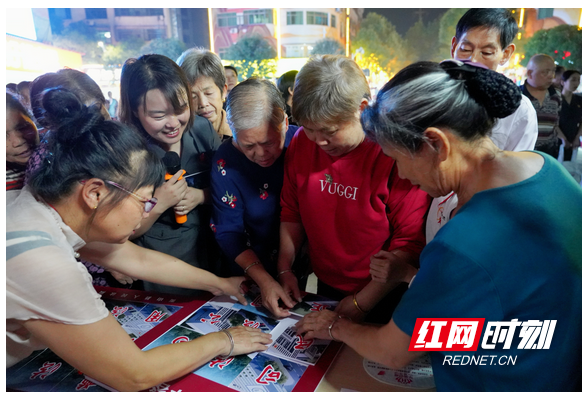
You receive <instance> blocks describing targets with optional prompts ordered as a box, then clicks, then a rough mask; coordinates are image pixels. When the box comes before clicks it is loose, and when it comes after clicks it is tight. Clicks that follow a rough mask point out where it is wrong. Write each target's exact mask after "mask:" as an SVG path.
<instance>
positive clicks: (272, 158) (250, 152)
mask: <svg viewBox="0 0 588 400" xmlns="http://www.w3.org/2000/svg"><path fill="white" fill-rule="evenodd" d="M287 121H288V120H287V119H286V118H285V119H284V122H283V123H282V125H281V126H280V128H279V129H275V128H273V127H271V126H270V124H269V123H267V122H266V123H265V124H263V125H261V126H258V127H255V128H250V129H244V130H242V131H239V132H238V133H237V141H236V143H235V142H233V143H235V146H236V147H237V148H238V149H239V150H241V152H242V153H243V154H245V156H246V157H247V158H248V159H249V161H252V162H254V163H256V164H257V165H259V166H260V167H269V166H271V165H273V164H274V163H275V162H276V160H277V159H278V158H279V157H280V155H281V154H282V150H283V149H284V141H285V131H286V129H287V123H288V122H287Z"/></svg>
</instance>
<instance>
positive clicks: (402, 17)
mask: <svg viewBox="0 0 588 400" xmlns="http://www.w3.org/2000/svg"><path fill="white" fill-rule="evenodd" d="M447 10H449V9H448V8H365V9H364V11H363V16H364V17H365V16H366V15H368V13H370V12H375V13H377V14H380V15H383V16H384V17H386V18H388V20H389V21H390V22H391V23H392V25H394V26H395V27H396V32H398V33H399V34H400V35H404V34H405V33H406V31H408V30H409V29H410V27H411V26H413V25H414V23H415V22H417V21H418V19H419V14H418V12H419V11H422V16H423V22H424V23H429V22H431V21H433V20H434V19H435V18H437V17H439V16H441V15H443V13H445V11H447Z"/></svg>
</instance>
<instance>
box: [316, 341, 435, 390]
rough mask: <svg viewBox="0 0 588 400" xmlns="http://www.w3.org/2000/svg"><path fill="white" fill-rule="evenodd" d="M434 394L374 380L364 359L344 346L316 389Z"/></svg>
mask: <svg viewBox="0 0 588 400" xmlns="http://www.w3.org/2000/svg"><path fill="white" fill-rule="evenodd" d="M342 390H343V391H348V390H351V391H358V392H434V391H435V389H434V388H433V389H425V390H422V389H411V388H405V387H401V386H393V385H388V384H386V383H383V382H380V381H378V380H376V379H374V378H372V377H371V376H370V375H368V373H367V372H366V371H365V369H364V367H363V357H362V356H360V355H359V354H357V352H355V350H353V349H352V348H351V347H349V346H347V345H343V346H342V348H341V350H340V351H339V353H338V354H337V356H336V357H335V359H334V360H333V363H332V364H331V367H330V368H329V369H328V370H327V373H326V374H325V376H324V377H323V379H322V381H321V382H320V383H319V385H318V387H317V388H316V391H317V392H340V391H342Z"/></svg>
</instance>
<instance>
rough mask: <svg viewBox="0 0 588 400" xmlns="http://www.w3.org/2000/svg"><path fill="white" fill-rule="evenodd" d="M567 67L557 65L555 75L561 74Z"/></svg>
mask: <svg viewBox="0 0 588 400" xmlns="http://www.w3.org/2000/svg"><path fill="white" fill-rule="evenodd" d="M565 70H566V67H564V66H563V65H556V66H555V76H558V75H561V74H563V73H564V72H565Z"/></svg>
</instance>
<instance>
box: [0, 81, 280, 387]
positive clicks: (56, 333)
mask: <svg viewBox="0 0 588 400" xmlns="http://www.w3.org/2000/svg"><path fill="white" fill-rule="evenodd" d="M40 102H41V104H42V106H43V109H44V110H45V112H46V115H47V116H48V117H51V118H55V119H56V120H59V121H62V122H63V123H62V124H61V126H60V127H59V128H58V129H57V130H56V131H54V132H52V134H51V136H50V138H49V142H48V144H47V146H48V147H47V155H46V157H45V159H44V161H43V165H42V166H41V168H38V169H37V170H36V171H35V172H34V173H33V176H32V177H31V179H30V181H29V183H28V184H27V185H26V186H25V187H24V189H23V190H21V191H13V192H9V193H8V195H7V199H6V204H7V208H6V232H7V233H6V355H7V366H8V367H10V366H12V365H14V364H15V363H16V362H18V361H20V360H22V359H24V358H26V357H27V356H29V355H30V354H31V353H32V352H33V351H34V350H37V349H42V348H45V347H49V348H51V350H52V351H54V352H55V353H56V354H57V355H58V356H60V357H61V358H63V359H64V360H65V361H66V362H68V363H69V364H71V365H72V366H74V367H75V368H77V369H79V370H81V371H84V373H86V374H88V375H89V376H91V377H92V378H94V379H97V380H99V381H101V382H103V383H105V384H106V385H109V386H111V387H113V388H115V389H117V390H125V391H131V390H143V389H147V388H149V387H152V386H154V385H157V384H160V383H162V382H165V381H169V380H171V379H175V378H178V377H180V376H182V375H184V374H186V373H188V372H190V371H192V370H194V369H195V368H197V367H199V366H200V365H202V364H203V363H205V362H207V361H209V360H210V359H212V358H214V357H217V356H224V355H232V354H243V353H247V352H251V351H262V350H265V349H266V346H265V345H266V344H268V343H270V342H271V341H270V339H269V335H267V334H264V333H262V332H261V331H260V330H258V329H253V328H245V327H239V328H238V329H229V330H225V331H221V332H215V333H211V334H208V335H204V336H202V337H200V338H198V339H195V340H192V341H190V342H185V343H179V344H172V345H168V346H162V347H158V348H155V349H152V350H149V351H145V352H144V351H141V350H140V349H139V348H138V347H137V346H136V345H135V344H134V343H133V341H132V340H131V338H130V337H129V336H128V335H127V333H126V332H125V331H124V330H123V329H122V328H121V326H120V325H119V324H118V322H117V321H116V320H115V318H114V317H113V316H112V315H111V314H110V313H109V312H108V310H107V308H106V307H105V305H104V303H103V302H102V300H101V299H100V296H99V295H98V294H97V293H96V291H95V290H94V288H93V287H92V284H91V279H90V276H89V274H88V272H87V270H86V268H85V267H84V266H82V265H81V263H80V262H79V260H80V259H85V260H89V261H92V262H95V263H99V264H100V265H104V266H106V267H107V268H109V269H112V270H116V271H119V272H121V273H123V274H127V275H130V276H136V277H138V278H141V279H148V280H150V281H153V282H159V283H162V284H167V285H173V286H180V287H186V288H193V289H202V290H207V291H210V292H212V293H214V294H221V293H225V294H228V295H231V296H236V297H237V298H238V299H239V301H241V302H243V303H244V304H246V303H245V299H244V298H243V296H242V293H241V289H240V284H241V282H242V280H243V278H238V277H235V278H229V279H223V278H218V277H216V276H214V275H212V274H211V273H209V272H206V271H204V270H201V269H199V268H194V267H192V266H190V265H188V264H186V263H184V262H182V261H180V260H177V259H175V258H173V257H170V256H168V255H165V254H162V253H159V252H156V251H152V250H147V249H144V248H141V247H139V246H136V245H134V244H133V243H131V242H129V241H128V239H129V237H130V236H131V235H132V234H133V232H134V231H135V230H137V229H139V228H140V226H141V222H142V221H143V220H144V219H145V218H146V217H147V215H149V212H150V211H151V210H152V209H153V207H154V206H155V205H156V204H157V199H156V198H154V197H152V196H153V192H154V190H155V189H156V188H157V187H159V186H160V185H161V183H162V181H163V173H164V172H163V167H162V164H161V162H160V160H159V158H158V157H157V155H155V154H154V153H153V152H152V151H150V150H148V149H147V147H146V143H145V141H144V139H143V138H142V137H141V136H140V135H138V134H137V133H136V132H135V131H133V130H132V129H130V128H128V127H126V126H125V125H122V124H119V123H117V122H113V121H105V120H104V116H103V115H101V114H100V110H99V107H98V106H96V105H94V106H90V107H87V106H85V105H84V104H82V103H81V102H80V101H79V99H78V97H77V96H76V95H74V94H72V93H71V92H70V91H68V90H64V89H49V90H47V91H45V92H44V93H43V94H42V98H41V99H40Z"/></svg>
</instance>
